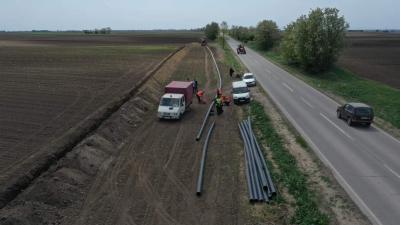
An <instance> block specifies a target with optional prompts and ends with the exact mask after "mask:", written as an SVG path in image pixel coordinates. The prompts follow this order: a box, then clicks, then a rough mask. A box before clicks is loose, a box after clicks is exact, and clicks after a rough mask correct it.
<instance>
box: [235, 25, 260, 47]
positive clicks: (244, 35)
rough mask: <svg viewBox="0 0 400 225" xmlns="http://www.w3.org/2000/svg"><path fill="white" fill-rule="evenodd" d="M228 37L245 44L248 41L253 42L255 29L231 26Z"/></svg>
mask: <svg viewBox="0 0 400 225" xmlns="http://www.w3.org/2000/svg"><path fill="white" fill-rule="evenodd" d="M229 35H231V36H232V37H233V38H235V39H236V40H239V41H241V42H244V43H247V42H248V41H254V38H255V28H254V27H242V26H232V27H231V29H230V30H229Z"/></svg>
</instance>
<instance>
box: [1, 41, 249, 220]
mask: <svg viewBox="0 0 400 225" xmlns="http://www.w3.org/2000/svg"><path fill="white" fill-rule="evenodd" d="M217 58H218V57H217ZM222 70H223V73H224V74H226V76H227V74H228V72H227V71H228V68H225V67H224V68H223V69H222ZM215 76H216V73H215V68H214V65H213V63H212V59H211V56H210V55H209V54H208V52H207V51H206V49H205V48H204V47H201V46H200V44H190V45H187V46H186V47H185V48H184V49H183V50H181V51H179V52H178V53H176V54H175V55H174V56H173V57H172V58H170V59H169V60H168V61H167V62H166V64H164V66H162V67H161V69H160V70H158V72H157V73H155V74H154V76H153V77H152V78H151V79H150V80H148V81H147V82H146V83H145V84H144V85H143V86H142V87H141V88H140V90H139V91H138V92H137V94H136V95H135V96H134V97H132V98H131V99H130V100H129V101H128V102H127V103H125V104H124V105H123V106H122V107H121V108H120V109H119V110H118V111H117V112H116V113H114V114H113V115H112V116H111V117H110V118H109V119H107V120H106V121H105V122H103V123H102V125H101V126H100V127H99V128H98V129H97V130H96V131H94V132H93V133H92V134H90V135H89V136H88V137H87V138H85V139H84V140H83V141H82V142H80V143H79V144H78V145H77V146H76V147H75V148H73V149H72V151H71V152H69V153H68V154H67V155H66V156H65V157H64V158H62V159H61V160H59V161H58V162H57V163H56V164H54V165H53V166H52V167H51V168H50V169H49V170H48V171H47V172H46V173H44V174H42V175H41V176H40V177H39V178H37V179H36V180H35V181H34V182H33V183H32V184H31V185H30V186H29V187H28V188H27V189H26V190H24V191H23V192H22V193H21V194H20V195H19V196H18V197H17V198H15V199H14V200H13V201H11V202H10V203H9V204H8V205H7V206H5V207H4V208H2V209H1V210H0V224H2V225H5V224H245V223H246V215H245V213H243V212H242V205H243V204H248V202H247V200H246V198H247V193H246V187H245V177H244V175H243V174H242V173H243V171H242V170H241V166H242V165H241V164H242V157H243V156H242V150H243V149H242V148H243V146H242V142H241V140H240V136H239V132H238V130H237V121H238V116H239V115H238V110H234V107H236V106H229V107H225V112H224V113H223V114H222V115H221V116H216V115H214V116H212V120H216V127H215V130H214V133H213V135H212V137H211V139H210V145H209V149H208V158H207V163H206V168H205V177H204V192H203V195H202V196H201V197H198V196H196V180H197V175H198V169H199V164H200V157H201V149H202V142H203V141H204V140H200V141H198V142H196V140H195V136H196V133H197V131H198V128H199V127H200V125H201V123H202V119H203V116H204V113H205V112H206V110H207V108H208V104H198V103H197V102H196V101H194V104H193V105H192V106H191V110H190V112H188V113H186V114H185V115H184V117H183V118H182V119H181V120H180V121H164V120H163V121H160V120H158V119H157V117H156V111H157V110H156V108H157V104H158V100H159V97H160V96H161V95H162V91H163V87H164V85H165V84H167V83H168V82H169V81H170V80H172V79H175V80H179V79H180V80H186V79H197V80H199V81H200V82H199V84H200V88H202V89H203V90H205V93H206V98H205V100H206V101H207V102H209V101H211V100H212V96H214V95H215V90H216V84H217V82H216V79H217V78H216V77H215ZM227 84H229V82H227ZM226 86H227V87H226V88H225V89H224V91H225V92H229V86H228V85H226Z"/></svg>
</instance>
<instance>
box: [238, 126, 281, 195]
mask: <svg viewBox="0 0 400 225" xmlns="http://www.w3.org/2000/svg"><path fill="white" fill-rule="evenodd" d="M239 130H240V134H241V135H242V138H243V141H244V155H245V162H246V177H247V186H248V190H249V200H250V202H269V200H270V199H271V198H272V197H273V196H274V195H276V189H275V185H274V183H273V182H272V179H271V175H270V172H269V170H268V167H267V163H266V162H265V159H264V156H263V154H262V151H261V148H260V145H259V144H258V142H257V139H256V137H255V135H254V133H253V130H252V128H251V122H250V118H248V119H247V120H244V121H242V122H241V123H239Z"/></svg>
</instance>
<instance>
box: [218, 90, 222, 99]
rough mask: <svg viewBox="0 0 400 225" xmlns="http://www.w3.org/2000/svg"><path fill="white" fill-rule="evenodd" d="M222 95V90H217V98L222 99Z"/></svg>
mask: <svg viewBox="0 0 400 225" xmlns="http://www.w3.org/2000/svg"><path fill="white" fill-rule="evenodd" d="M221 95H222V91H221V89H220V88H217V98H220V97H221Z"/></svg>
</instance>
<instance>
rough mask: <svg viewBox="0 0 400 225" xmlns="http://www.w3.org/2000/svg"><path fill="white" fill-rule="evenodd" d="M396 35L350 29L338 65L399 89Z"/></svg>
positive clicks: (399, 52) (399, 46)
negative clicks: (352, 30) (351, 30)
mask: <svg viewBox="0 0 400 225" xmlns="http://www.w3.org/2000/svg"><path fill="white" fill-rule="evenodd" d="M399 56H400V34H399V33H368V32H354V33H353V32H351V33H348V35H347V38H346V48H345V50H344V52H343V54H342V56H341V57H340V59H339V65H341V66H342V67H344V68H346V69H348V70H350V71H352V72H354V73H355V74H357V75H359V76H362V77H365V78H367V79H371V80H375V81H379V82H382V83H385V84H387V85H389V86H392V87H395V88H398V89H400V57H399Z"/></svg>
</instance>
